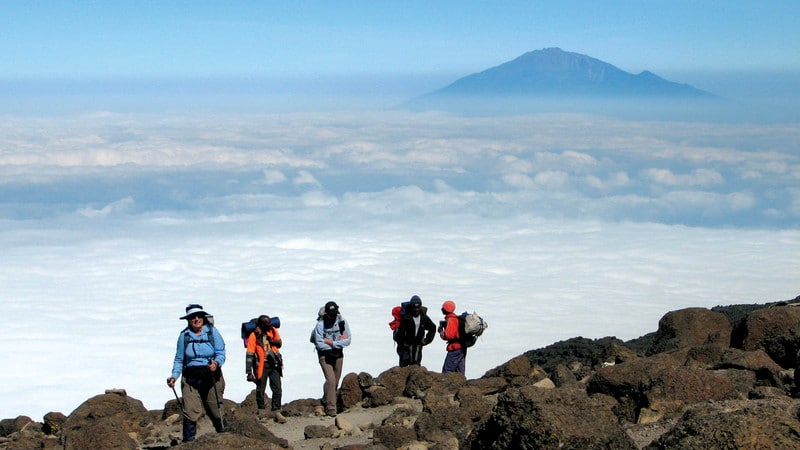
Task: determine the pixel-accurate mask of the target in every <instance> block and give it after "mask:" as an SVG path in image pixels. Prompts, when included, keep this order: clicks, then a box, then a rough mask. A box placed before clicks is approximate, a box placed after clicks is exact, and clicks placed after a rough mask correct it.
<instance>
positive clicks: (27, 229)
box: [0, 113, 800, 418]
mask: <svg viewBox="0 0 800 450" xmlns="http://www.w3.org/2000/svg"><path fill="white" fill-rule="evenodd" d="M8 119H9V120H5V121H3V122H0V136H2V138H0V139H2V142H0V144H2V145H0V252H2V255H3V257H2V258H1V259H0V286H3V289H2V291H1V292H0V305H2V306H0V312H2V316H3V317H4V321H5V324H6V325H5V326H4V327H3V328H2V329H0V340H1V341H3V342H4V343H5V344H6V347H7V352H8V354H7V356H6V358H7V361H10V363H9V364H7V365H6V369H5V370H4V371H3V373H0V395H2V396H3V398H5V399H6V402H4V404H3V406H2V409H1V410H0V417H14V416H16V415H17V414H27V415H30V416H31V417H34V418H38V417H41V415H43V414H44V413H46V412H47V411H49V410H51V409H52V410H60V411H62V412H65V413H69V412H71V411H72V409H74V408H75V407H77V406H78V404H79V402H80V401H82V400H84V399H86V398H88V397H89V396H92V395H95V394H99V393H102V392H103V390H104V389H107V388H125V389H127V390H128V392H129V394H130V395H132V396H134V397H136V398H140V399H142V400H143V401H144V402H145V405H146V406H147V407H149V408H160V407H161V406H162V405H163V403H164V402H166V401H167V400H169V398H171V396H172V393H171V392H170V391H169V390H168V389H167V387H166V384H165V379H166V377H167V375H168V373H169V369H170V367H171V361H172V356H173V353H174V349H175V340H176V338H177V334H178V332H179V331H180V329H181V328H182V327H183V323H182V322H181V321H179V320H177V318H178V317H179V316H180V315H181V312H182V311H183V307H184V306H185V305H186V304H187V303H189V302H199V303H202V304H204V305H205V306H206V308H207V309H208V310H209V311H211V312H212V313H213V314H214V315H215V316H216V318H217V324H218V326H219V327H220V330H221V331H222V333H223V336H224V337H225V339H226V342H227V344H228V351H229V362H228V364H227V365H226V377H227V378H228V386H229V388H228V392H227V395H228V397H229V398H231V399H234V400H237V401H240V400H242V399H243V398H244V396H245V395H246V394H247V393H248V392H249V390H250V389H251V388H252V386H251V385H249V384H248V383H246V382H245V381H244V376H243V374H244V349H243V347H242V344H241V341H239V338H238V332H239V331H238V329H239V325H240V323H241V322H242V321H245V320H247V319H249V318H251V317H254V316H257V315H258V314H260V313H267V314H271V315H277V316H279V317H280V318H281V320H282V323H283V325H282V332H283V335H284V340H285V342H286V347H285V349H284V352H285V358H286V364H287V370H286V378H285V379H284V384H285V399H286V400H287V401H289V400H292V399H295V398H301V397H317V396H319V395H320V392H319V391H320V390H321V382H322V375H321V373H320V370H319V367H318V365H317V364H316V362H315V358H314V353H313V350H312V348H311V345H310V344H309V343H308V342H307V339H308V332H309V331H310V329H311V327H312V325H313V320H314V318H315V315H316V311H317V309H318V308H319V306H320V305H321V304H323V303H324V302H325V301H326V300H328V299H335V300H337V302H339V303H340V305H341V306H342V311H343V313H344V314H345V315H346V316H347V317H348V319H349V320H350V321H351V326H352V328H353V333H354V341H353V345H352V346H351V348H349V349H348V351H347V356H346V358H347V359H346V362H345V370H346V371H367V372H370V373H372V374H373V375H377V374H379V373H380V372H382V371H383V370H386V369H388V368H390V367H391V366H392V365H393V364H395V363H396V355H395V354H394V348H393V345H392V342H391V339H390V334H389V328H388V326H387V324H388V322H389V320H390V319H391V317H390V314H389V312H390V310H391V307H392V306H393V305H395V304H397V303H399V302H401V301H403V300H407V299H408V297H410V296H411V295H413V294H419V295H420V296H421V297H422V298H423V301H424V302H425V304H426V305H427V306H429V308H430V310H431V313H432V316H433V318H434V320H438V319H439V314H438V307H439V305H440V303H441V301H443V300H445V299H453V300H454V301H456V303H457V304H458V307H459V310H476V311H478V312H480V313H481V314H483V315H484V316H485V318H486V319H487V320H488V321H489V324H490V328H489V330H488V331H487V333H486V335H485V336H484V337H483V338H482V340H481V342H479V344H478V346H476V347H475V348H474V349H473V350H472V351H471V353H470V356H469V358H468V362H467V367H468V376H469V377H479V376H481V375H482V374H483V373H484V372H485V371H486V370H488V369H490V368H493V367H495V366H496V365H498V364H501V363H503V362H505V361H506V360H508V359H510V358H511V357H513V356H516V355H517V354H519V353H522V352H524V351H526V350H529V349H532V348H538V347H542V346H544V345H547V344H550V343H552V342H554V341H557V340H561V339H567V338H570V337H574V336H579V335H581V336H585V337H590V338H599V337H603V336H607V335H615V336H618V337H620V338H622V339H631V338H635V337H638V336H640V335H642V334H644V333H647V332H650V331H654V330H655V329H656V327H657V322H658V319H659V318H660V317H661V316H662V315H663V314H664V313H665V312H667V311H669V310H672V309H677V308H682V307H689V306H708V307H710V306H714V305H718V304H730V303H749V302H761V301H775V300H785V299H789V298H794V297H795V296H796V295H797V294H798V292H797V291H796V283H795V280H796V269H795V266H794V260H795V259H796V255H797V254H798V250H800V233H799V232H798V231H797V229H796V223H797V219H798V214H800V200H799V199H800V196H799V195H800V190H798V189H797V188H796V187H795V186H797V185H798V177H800V168H799V165H798V156H797V151H796V143H797V142H800V139H798V137H800V136H798V130H797V129H796V128H794V127H789V126H778V125H772V126H764V125H752V126H743V125H736V126H732V125H731V126H729V125H724V124H715V125H709V124H699V123H695V124H691V123H674V122H671V123H664V122H629V121H614V120H608V119H603V118H598V117H590V116H573V115H556V116H529V117H506V118H503V119H499V118H456V117H451V116H446V115H438V114H423V115H406V114H398V113H376V114H371V115H369V116H361V115H347V114H336V115H328V114H308V115H305V114H303V115H283V116H271V115H263V116H226V117H209V116H191V117H190V116H182V117H161V116H127V115H115V114H97V115H91V116H82V117H71V118H68V117H67V118H52V119H30V118H16V117H10V118H8ZM443 347H444V345H443V344H442V343H441V342H438V341H437V342H435V343H434V344H432V345H431V346H430V347H429V348H428V349H426V351H425V355H424V358H423V363H424V364H425V365H426V366H427V367H429V368H430V369H432V370H438V369H439V368H440V367H441V362H442V359H443V357H444V348H443ZM56 373H57V374H58V376H56V375H55V374H56Z"/></svg>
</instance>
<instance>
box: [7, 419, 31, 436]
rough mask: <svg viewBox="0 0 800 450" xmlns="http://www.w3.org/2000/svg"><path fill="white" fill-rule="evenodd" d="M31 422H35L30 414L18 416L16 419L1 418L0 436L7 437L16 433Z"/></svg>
mask: <svg viewBox="0 0 800 450" xmlns="http://www.w3.org/2000/svg"><path fill="white" fill-rule="evenodd" d="M31 423H33V419H31V418H30V417H28V416H17V417H16V418H15V419H3V420H0V437H6V436H9V435H11V434H12V433H16V432H18V431H20V430H22V429H23V428H25V427H26V426H28V425H30V424H31Z"/></svg>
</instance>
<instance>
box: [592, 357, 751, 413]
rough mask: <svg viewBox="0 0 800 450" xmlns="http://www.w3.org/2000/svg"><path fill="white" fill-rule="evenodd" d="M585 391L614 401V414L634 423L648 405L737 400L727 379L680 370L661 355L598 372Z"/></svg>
mask: <svg viewBox="0 0 800 450" xmlns="http://www.w3.org/2000/svg"><path fill="white" fill-rule="evenodd" d="M586 391H587V393H589V394H594V393H602V394H607V395H610V396H612V397H614V398H616V399H617V401H619V402H620V405H619V407H618V408H617V414H618V415H619V416H620V418H623V419H625V420H627V421H629V422H634V423H635V422H636V421H637V420H638V415H639V411H640V410H641V409H642V408H648V407H650V406H651V405H656V404H660V403H664V402H668V403H669V404H670V405H674V404H675V403H674V402H679V403H681V404H691V403H696V402H701V401H706V400H725V399H731V398H735V397H736V389H735V387H734V386H733V384H732V383H731V382H730V381H729V380H728V379H726V378H724V377H719V376H717V375H715V374H714V373H712V372H709V371H707V370H704V369H695V368H690V367H685V366H682V365H681V364H680V362H679V361H677V360H676V359H675V358H674V357H673V356H671V355H669V354H663V353H662V354H658V355H655V356H651V357H649V358H642V359H636V360H633V361H628V362H625V363H622V364H617V365H614V366H609V367H604V368H601V369H600V370H598V371H597V372H596V373H595V374H594V375H593V376H592V377H591V378H590V379H589V382H588V384H587V386H586Z"/></svg>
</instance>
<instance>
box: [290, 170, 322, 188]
mask: <svg viewBox="0 0 800 450" xmlns="http://www.w3.org/2000/svg"><path fill="white" fill-rule="evenodd" d="M292 183H294V185H295V186H306V185H310V186H320V184H319V181H317V179H316V178H314V175H312V174H311V172H309V171H307V170H301V171H299V172H298V173H297V176H295V177H294V179H293V180H292Z"/></svg>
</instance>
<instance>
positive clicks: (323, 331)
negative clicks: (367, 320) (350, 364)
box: [312, 301, 350, 416]
mask: <svg viewBox="0 0 800 450" xmlns="http://www.w3.org/2000/svg"><path fill="white" fill-rule="evenodd" d="M312 338H313V342H314V345H315V346H316V348H317V357H318V358H319V365H320V367H322V373H323V375H325V385H324V387H323V402H324V403H325V414H327V415H328V416H336V413H337V408H336V389H337V388H338V386H339V379H340V378H341V377H342V365H343V362H344V351H343V349H344V348H345V347H347V346H348V345H350V325H349V324H348V323H347V321H346V320H344V318H343V317H342V315H341V314H339V305H337V304H336V302H332V301H331V302H328V303H326V304H325V307H324V308H323V309H322V310H321V311H320V315H319V317H318V320H317V325H316V327H314V331H313V334H312Z"/></svg>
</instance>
